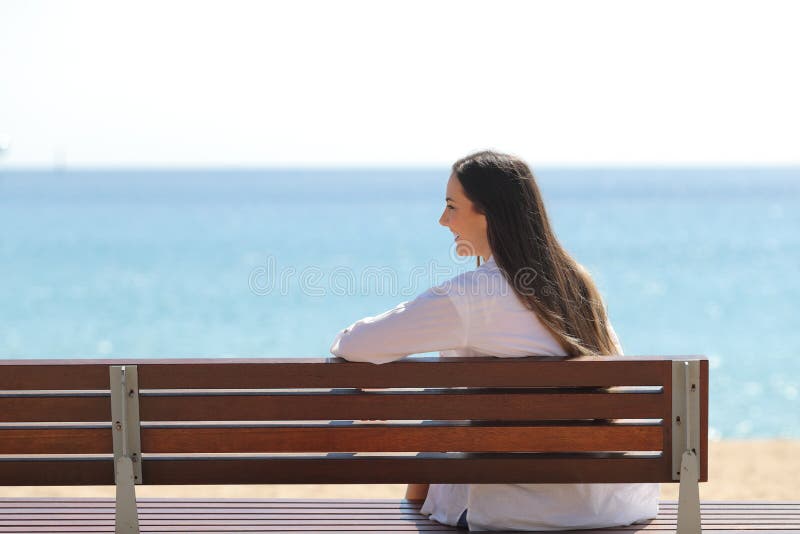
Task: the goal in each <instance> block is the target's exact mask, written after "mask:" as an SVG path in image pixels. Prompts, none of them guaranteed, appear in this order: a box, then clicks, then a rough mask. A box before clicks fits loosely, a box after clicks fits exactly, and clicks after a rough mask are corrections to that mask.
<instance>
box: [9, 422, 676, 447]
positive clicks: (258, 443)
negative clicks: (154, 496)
mask: <svg viewBox="0 0 800 534" xmlns="http://www.w3.org/2000/svg"><path fill="white" fill-rule="evenodd" d="M31 434H32V433H31ZM0 436H2V433H0ZM141 436H142V437H141V442H142V452H143V453H234V452H244V453H249V452H414V451H462V452H592V451H658V450H660V448H661V445H662V443H663V439H662V428H661V426H658V425H610V424H609V425H573V426H563V425H546V426H522V425H521V424H520V425H514V426H510V425H505V426H490V425H481V426H473V425H464V426H456V425H449V426H438V425H436V426H434V425H430V426H422V425H374V426H361V425H355V426H341V427H337V426H320V427H216V428H203V427H199V428H192V427H188V428H143V429H142V434H141ZM30 445H33V446H35V445H36V443H35V442H33V443H31V444H30ZM82 446H88V444H85V445H82ZM4 448H5V447H4V445H3V444H0V452H2V451H3V450H4ZM8 449H9V450H10V453H12V454H13V453H20V452H24V451H20V450H11V447H8ZM91 452H103V451H91Z"/></svg>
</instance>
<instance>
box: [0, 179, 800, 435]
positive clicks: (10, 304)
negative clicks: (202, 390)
mask: <svg viewBox="0 0 800 534" xmlns="http://www.w3.org/2000/svg"><path fill="white" fill-rule="evenodd" d="M447 175H448V170H447V169H446V168H440V169H349V170H348V169H320V170H298V169H293V170H292V169H283V170H281V169H271V170H248V171H242V170H238V171H235V170H213V171H188V170H187V171H165V170H136V171H134V170H129V171H120V170H113V171H103V170H93V171H72V170H70V171H62V172H43V171H12V170H2V169H0V357H2V358H42V357H100V356H102V357H109V356H110V357H156V356H163V357H189V356H326V355H327V354H328V348H329V345H330V342H331V340H332V338H333V337H334V335H335V334H336V332H337V331H338V330H339V329H341V328H343V327H345V326H347V325H348V324H350V323H351V322H353V321H354V320H357V319H359V318H361V317H363V316H365V315H374V314H377V313H380V312H382V311H384V310H385V309H388V308H390V307H392V306H394V305H395V304H397V303H398V302H400V301H402V300H407V299H409V298H411V297H413V296H414V295H415V294H417V293H419V292H421V291H423V290H425V289H426V288H427V287H429V286H430V285H432V284H434V283H437V282H442V281H444V280H446V279H448V278H450V277H452V276H454V275H455V274H457V273H458V272H462V271H464V270H467V269H471V268H473V265H472V264H470V263H465V262H464V261H462V260H459V259H458V258H454V257H453V255H452V251H451V245H452V235H451V234H450V232H449V231H448V230H447V229H445V228H442V227H440V226H439V225H438V224H437V220H438V218H439V215H440V213H441V210H442V208H443V197H444V187H445V182H446V179H447ZM537 176H538V180H539V182H540V186H541V188H542V191H543V194H544V196H545V201H546V204H547V208H548V211H549V213H550V216H551V218H552V220H553V223H554V227H555V230H556V232H557V234H558V236H559V238H560V240H561V242H562V244H563V245H564V246H565V247H566V248H567V249H568V250H569V251H570V252H571V253H572V254H573V255H574V256H575V257H576V258H577V259H578V261H580V262H581V263H582V264H584V265H585V266H586V267H587V268H588V269H589V270H590V271H591V272H592V273H593V275H594V277H595V279H596V281H597V282H598V285H599V286H600V288H601V291H602V292H603V294H604V295H605V298H606V301H607V304H608V308H609V313H610V316H611V319H612V321H613V323H614V325H615V328H616V330H617V332H618V334H619V336H620V338H621V340H622V343H623V346H624V348H625V351H626V353H627V354H631V355H633V354H666V355H680V354H705V355H707V356H708V357H709V358H710V365H711V415H710V425H711V428H712V430H711V435H712V437H757V436H763V437H777V436H785V437H795V438H797V437H800V320H799V319H798V317H800V315H799V314H798V311H799V308H800V304H798V303H800V276H799V275H800V231H799V230H800V194H799V193H800V169H798V168H789V169H765V168H749V169H748V168H745V169H635V168H624V169H610V168H607V169H558V168H543V169H539V170H538V171H537Z"/></svg>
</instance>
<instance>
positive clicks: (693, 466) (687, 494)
mask: <svg viewBox="0 0 800 534" xmlns="http://www.w3.org/2000/svg"><path fill="white" fill-rule="evenodd" d="M672 414H673V419H672V479H673V480H680V488H679V490H678V530H677V534H699V533H700V532H702V528H703V527H702V522H701V519H700V482H699V481H700V463H699V460H698V458H697V454H698V452H699V451H700V363H699V362H698V361H680V360H675V361H673V362H672ZM681 451H683V452H681Z"/></svg>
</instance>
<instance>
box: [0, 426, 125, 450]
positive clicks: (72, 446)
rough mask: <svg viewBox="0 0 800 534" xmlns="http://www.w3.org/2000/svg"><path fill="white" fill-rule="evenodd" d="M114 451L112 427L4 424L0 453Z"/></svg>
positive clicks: (1, 432) (0, 430) (0, 434)
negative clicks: (19, 426)
mask: <svg viewBox="0 0 800 534" xmlns="http://www.w3.org/2000/svg"><path fill="white" fill-rule="evenodd" d="M113 452H114V445H113V438H112V434H111V428H110V426H109V427H106V428H104V427H84V428H45V429H42V428H11V429H8V428H3V429H0V454H107V453H113Z"/></svg>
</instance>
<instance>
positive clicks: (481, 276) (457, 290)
mask: <svg viewBox="0 0 800 534" xmlns="http://www.w3.org/2000/svg"><path fill="white" fill-rule="evenodd" d="M503 282H505V279H504V278H503V276H502V273H501V272H500V271H499V270H498V268H497V265H495V264H494V263H491V264H488V263H484V264H483V265H481V266H480V267H478V268H477V269H473V270H470V271H465V272H462V273H459V274H457V275H456V276H454V277H452V278H450V279H449V280H447V281H445V282H442V283H440V284H438V285H435V286H433V287H432V288H430V290H429V291H432V292H434V293H436V294H439V295H451V296H467V295H472V296H480V295H486V294H487V293H491V292H492V291H493V290H496V289H501V287H502V285H503Z"/></svg>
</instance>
